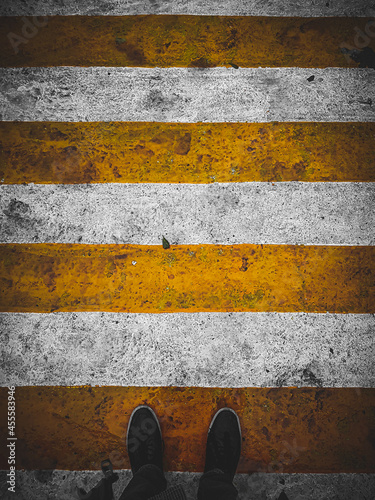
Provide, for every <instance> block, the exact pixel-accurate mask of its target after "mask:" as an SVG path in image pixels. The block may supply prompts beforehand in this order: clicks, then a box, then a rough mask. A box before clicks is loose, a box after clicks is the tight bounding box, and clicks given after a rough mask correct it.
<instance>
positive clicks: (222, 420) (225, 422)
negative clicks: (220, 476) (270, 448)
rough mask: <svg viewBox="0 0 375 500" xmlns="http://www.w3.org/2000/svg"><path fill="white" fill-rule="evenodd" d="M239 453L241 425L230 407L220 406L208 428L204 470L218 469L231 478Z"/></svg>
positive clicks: (234, 471)
mask: <svg viewBox="0 0 375 500" xmlns="http://www.w3.org/2000/svg"><path fill="white" fill-rule="evenodd" d="M240 455H241V427H240V421H239V418H238V416H237V414H236V412H235V411H234V410H232V409H231V408H222V409H221V410H219V411H218V412H217V413H216V415H215V416H214V418H213V419H212V422H211V425H210V428H209V429H208V436H207V448H206V465H205V468H204V472H208V471H210V470H213V469H220V470H222V471H223V472H225V473H226V474H229V475H230V477H231V478H232V480H233V477H234V475H235V473H236V469H237V465H238V462H239V460H240Z"/></svg>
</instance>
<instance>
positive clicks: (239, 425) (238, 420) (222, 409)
mask: <svg viewBox="0 0 375 500" xmlns="http://www.w3.org/2000/svg"><path fill="white" fill-rule="evenodd" d="M228 410H229V411H231V412H232V413H234V414H235V415H236V419H237V424H238V429H239V431H240V438H241V442H242V432H241V424H240V419H239V418H238V415H237V413H236V412H235V411H234V410H232V408H221V409H220V410H219V411H217V412H216V413H215V415H214V418H213V419H212V420H211V423H210V427H209V428H208V432H210V430H211V428H212V426H213V425H214V422H215V420H216V419H217V417H218V416H219V415H220V413H221V412H223V411H228Z"/></svg>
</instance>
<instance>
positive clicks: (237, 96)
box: [0, 67, 375, 122]
mask: <svg viewBox="0 0 375 500" xmlns="http://www.w3.org/2000/svg"><path fill="white" fill-rule="evenodd" d="M311 75H314V76H315V79H314V81H312V82H309V81H308V78H309V77H310V76H311ZM0 89H1V95H0V106H1V108H2V110H3V111H2V114H1V116H0V119H2V120H4V121H9V120H20V121H48V120H52V121H69V122H77V121H84V122H85V121H156V122H270V121H297V122H299V121H318V122H319V121H328V122H332V121H339V122H347V121H355V122H357V121H363V122H366V121H375V106H372V105H371V103H374V102H375V70H373V69H367V68H362V69H359V68H347V69H344V68H326V69H306V68H240V69H237V70H236V69H234V68H209V69H201V68H105V67H92V68H80V67H54V68H3V69H0Z"/></svg>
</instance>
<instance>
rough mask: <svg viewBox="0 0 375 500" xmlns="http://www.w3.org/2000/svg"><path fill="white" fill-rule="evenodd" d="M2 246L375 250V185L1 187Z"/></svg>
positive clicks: (263, 184) (288, 183) (289, 183)
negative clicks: (246, 246) (265, 246)
mask: <svg viewBox="0 0 375 500" xmlns="http://www.w3.org/2000/svg"><path fill="white" fill-rule="evenodd" d="M0 192H1V201H0V214H1V215H0V223H1V229H0V241H1V242H2V243H48V242H52V243H90V244H103V243H127V244H137V245H159V244H160V242H161V239H162V236H163V235H164V236H165V237H166V238H167V239H168V241H169V242H170V243H171V244H178V245H186V244H204V243H207V244H225V245H232V244H244V243H255V244H289V245H291V244H297V245H312V244H317V245H371V244H374V241H375V238H374V236H375V234H374V228H375V212H374V210H373V207H374V205H375V186H374V184H373V183H299V182H285V183H276V184H273V183H257V182H254V183H220V184H200V185H194V184H87V185H46V184H44V185H26V186H20V185H3V186H0Z"/></svg>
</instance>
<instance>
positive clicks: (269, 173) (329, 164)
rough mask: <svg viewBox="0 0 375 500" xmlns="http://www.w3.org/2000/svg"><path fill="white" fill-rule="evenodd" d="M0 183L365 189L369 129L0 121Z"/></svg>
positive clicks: (370, 160) (374, 162)
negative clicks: (353, 185)
mask: <svg viewBox="0 0 375 500" xmlns="http://www.w3.org/2000/svg"><path fill="white" fill-rule="evenodd" d="M0 179H1V182H2V183H4V184H19V183H24V182H34V183H38V184H44V183H47V184H48V183H52V184H53V183H60V184H78V183H101V182H131V183H132V182H140V183H146V182H153V183H158V182H163V183H179V182H182V183H212V182H252V181H259V182H265V181H270V182H282V181H303V182H323V181H333V182H355V181H357V182H372V181H374V180H375V123H371V122H369V123H324V122H322V123H319V122H318V123H315V122H312V123H309V122H307V123H295V122H285V123H283V122H281V123H280V122H274V123H187V124H186V123H153V122H149V123H147V122H146V123H142V122H139V123H138V122H108V123H107V122H94V123H65V122H0Z"/></svg>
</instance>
